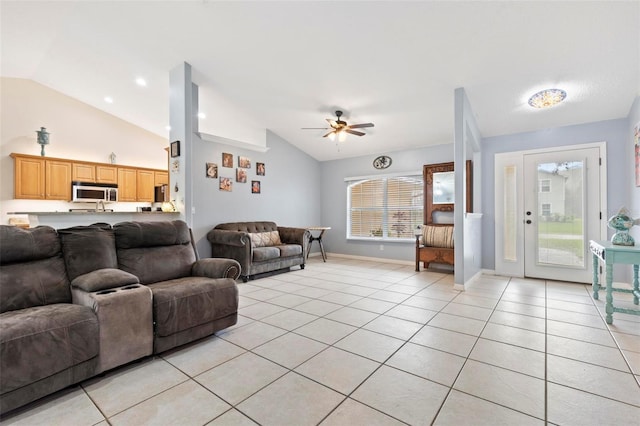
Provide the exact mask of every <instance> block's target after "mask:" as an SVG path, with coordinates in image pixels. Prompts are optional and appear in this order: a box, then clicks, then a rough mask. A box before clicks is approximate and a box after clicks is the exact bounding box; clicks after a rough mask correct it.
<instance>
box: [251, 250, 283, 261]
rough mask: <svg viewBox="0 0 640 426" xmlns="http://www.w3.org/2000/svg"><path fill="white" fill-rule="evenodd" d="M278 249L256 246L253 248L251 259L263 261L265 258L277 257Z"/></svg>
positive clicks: (278, 255) (278, 254)
mask: <svg viewBox="0 0 640 426" xmlns="http://www.w3.org/2000/svg"><path fill="white" fill-rule="evenodd" d="M279 257H280V249H278V247H257V248H255V249H253V261H254V262H264V261H266V260H271V259H278V258H279Z"/></svg>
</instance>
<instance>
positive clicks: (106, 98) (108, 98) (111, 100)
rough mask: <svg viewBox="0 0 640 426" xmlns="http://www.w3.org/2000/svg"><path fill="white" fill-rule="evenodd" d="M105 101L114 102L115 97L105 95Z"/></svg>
mask: <svg viewBox="0 0 640 426" xmlns="http://www.w3.org/2000/svg"><path fill="white" fill-rule="evenodd" d="M104 101H105V102H106V103H108V104H112V103H113V98H112V97H111V96H105V97H104Z"/></svg>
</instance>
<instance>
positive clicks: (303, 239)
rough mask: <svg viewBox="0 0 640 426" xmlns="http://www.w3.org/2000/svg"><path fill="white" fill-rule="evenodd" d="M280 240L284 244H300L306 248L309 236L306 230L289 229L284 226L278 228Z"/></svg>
mask: <svg viewBox="0 0 640 426" xmlns="http://www.w3.org/2000/svg"><path fill="white" fill-rule="evenodd" d="M278 233H279V234H280V240H281V241H282V242H283V243H285V244H300V245H301V246H303V247H306V244H307V243H308V242H309V235H310V234H311V233H310V232H309V230H308V229H306V228H290V227H286V226H278Z"/></svg>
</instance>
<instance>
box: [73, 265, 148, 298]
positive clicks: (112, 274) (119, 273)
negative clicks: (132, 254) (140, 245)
mask: <svg viewBox="0 0 640 426" xmlns="http://www.w3.org/2000/svg"><path fill="white" fill-rule="evenodd" d="M139 282H140V281H139V280H138V277H136V276H135V275H133V274H130V273H128V272H125V271H123V270H121V269H112V268H104V269H98V270H95V271H91V272H89V273H87V274H84V275H80V276H78V277H76V278H75V279H74V280H72V281H71V285H72V286H73V287H77V288H79V289H81V290H84V291H86V292H92V291H100V290H105V289H108V288H116V287H122V286H125V285H131V284H138V283H139Z"/></svg>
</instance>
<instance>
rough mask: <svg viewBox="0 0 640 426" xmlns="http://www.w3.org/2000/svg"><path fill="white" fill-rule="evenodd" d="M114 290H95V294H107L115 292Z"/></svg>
mask: <svg viewBox="0 0 640 426" xmlns="http://www.w3.org/2000/svg"><path fill="white" fill-rule="evenodd" d="M115 292H116V290H102V291H99V292H97V293H96V294H109V293H115Z"/></svg>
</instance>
